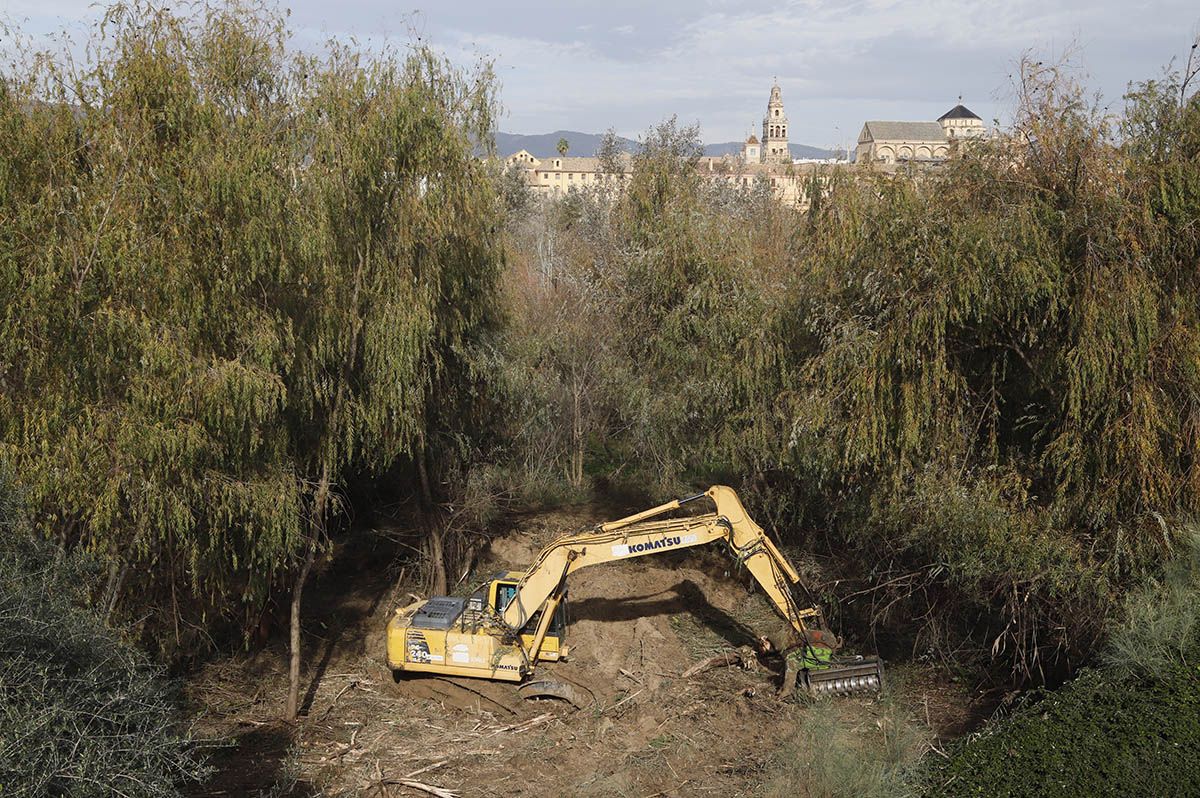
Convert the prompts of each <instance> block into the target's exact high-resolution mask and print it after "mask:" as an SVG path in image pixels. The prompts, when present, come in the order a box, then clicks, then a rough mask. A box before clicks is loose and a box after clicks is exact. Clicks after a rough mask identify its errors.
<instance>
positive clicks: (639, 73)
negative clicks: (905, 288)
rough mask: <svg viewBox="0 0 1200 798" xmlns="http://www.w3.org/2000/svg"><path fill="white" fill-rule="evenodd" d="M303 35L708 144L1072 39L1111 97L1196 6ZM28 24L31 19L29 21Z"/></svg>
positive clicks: (16, 12) (962, 2)
mask: <svg viewBox="0 0 1200 798" xmlns="http://www.w3.org/2000/svg"><path fill="white" fill-rule="evenodd" d="M88 2H89V0H46V2H35V1H34V0H9V6H10V8H9V12H8V13H9V15H10V16H11V17H13V18H18V17H19V16H20V15H21V14H27V15H29V16H30V17H31V18H36V19H37V20H41V21H43V22H44V21H45V20H47V19H62V18H68V19H69V18H79V17H84V16H87V15H88V11H87V5H88ZM290 7H291V9H292V18H291V22H292V24H293V26H294V27H296V28H297V29H298V34H299V36H300V38H301V39H302V40H303V41H306V42H312V43H314V44H315V43H317V42H320V41H322V40H324V39H325V38H326V37H328V36H329V35H332V34H334V33H339V32H342V33H345V34H349V35H355V36H357V37H359V38H360V40H361V39H364V38H366V39H376V40H378V39H387V40H391V41H393V42H406V41H408V40H409V39H410V38H412V37H415V36H420V37H421V40H422V41H423V42H430V43H432V44H433V45H434V46H435V47H438V48H440V49H442V50H444V51H445V52H446V53H447V54H448V55H450V56H451V57H452V58H454V59H455V60H458V61H460V62H462V63H464V64H468V63H472V62H474V61H476V60H477V59H478V57H480V56H481V55H482V56H487V57H490V58H492V59H493V60H494V61H495V65H496V70H497V73H498V74H499V76H500V78H501V80H502V82H503V91H502V100H503V102H504V104H505V106H506V107H507V109H508V116H507V117H506V118H505V119H504V120H503V123H502V124H503V126H504V127H505V129H508V130H513V131H516V132H543V131H547V130H555V129H559V128H567V129H578V130H586V131H600V130H604V129H606V128H608V127H610V126H611V127H615V128H616V129H617V131H618V132H620V133H622V134H625V135H636V134H637V133H639V132H641V131H644V130H645V129H646V128H647V127H648V126H649V125H651V124H654V123H656V122H658V121H660V120H661V119H663V118H665V117H667V116H670V115H672V114H677V115H678V116H679V117H680V119H681V120H682V121H684V122H693V121H699V122H700V123H701V124H702V126H703V128H704V132H705V136H706V138H707V139H709V140H710V141H719V140H732V139H738V138H741V137H742V136H744V135H745V134H746V133H748V132H751V131H754V132H758V131H759V125H760V123H761V116H762V114H763V112H764V110H765V107H766V100H767V94H768V92H769V89H770V85H771V81H772V79H777V80H778V81H779V84H780V86H781V87H782V89H783V96H784V101H785V103H786V107H787V111H788V116H789V122H790V126H791V135H792V139H793V141H797V142H800V143H810V144H818V145H831V144H837V143H845V142H846V141H847V139H850V140H852V139H853V138H854V137H855V136H856V135H857V132H858V128H860V127H861V125H862V122H863V121H864V120H866V119H880V118H899V119H922V118H924V119H928V118H935V117H936V116H938V115H939V114H941V113H942V112H943V111H945V110H946V109H947V108H949V107H950V106H951V105H953V104H954V103H955V102H957V100H958V97H959V95H962V96H963V98H964V102H965V103H966V104H967V105H968V106H969V107H970V108H972V109H973V110H975V111H976V112H977V113H978V114H979V115H980V116H982V117H984V118H985V119H989V120H990V119H992V118H993V117H1003V116H1004V113H1005V109H1006V107H1007V96H1008V91H1009V88H1008V87H1009V77H1008V76H1009V74H1010V73H1011V72H1012V71H1013V67H1014V64H1015V62H1016V60H1017V59H1018V58H1019V57H1020V56H1021V54H1022V53H1023V52H1024V51H1026V50H1033V51H1035V52H1037V53H1039V54H1041V55H1045V56H1046V57H1054V56H1055V54H1058V53H1062V52H1063V51H1065V50H1066V49H1067V47H1068V45H1070V44H1071V43H1072V42H1076V43H1077V44H1078V55H1079V58H1078V61H1079V63H1080V64H1081V66H1082V68H1083V69H1084V70H1086V71H1087V72H1089V73H1090V76H1091V77H1090V85H1092V86H1094V87H1095V88H1098V89H1101V90H1102V91H1103V92H1104V94H1105V95H1106V96H1107V97H1108V98H1110V99H1114V100H1119V97H1120V95H1121V94H1122V92H1123V91H1124V89H1125V86H1126V83H1127V82H1128V81H1130V80H1141V79H1145V78H1149V77H1154V76H1156V75H1158V74H1159V73H1160V72H1161V68H1162V66H1163V65H1164V64H1166V63H1167V62H1168V60H1169V59H1170V58H1171V56H1172V55H1173V54H1176V53H1181V52H1184V51H1185V50H1186V48H1187V46H1188V45H1189V44H1190V39H1189V33H1190V32H1194V31H1195V26H1196V23H1197V21H1200V9H1197V7H1196V6H1195V4H1194V0H1154V1H1153V2H1151V1H1149V0H1132V2H1127V1H1126V0H1063V1H1062V2H1055V3H1048V2H1045V0H1011V1H1010V2H1005V3H995V2H990V1H989V2H984V1H983V0H849V1H848V2H839V1H837V0H798V1H796V2H787V0H749V2H744V1H743V2H734V0H692V1H691V2H687V3H683V2H670V1H669V0H662V1H660V2H658V3H653V4H646V3H644V2H643V0H606V2H605V3H603V4H598V3H588V4H567V3H562V4H548V3H539V2H532V0H510V2H506V3H502V4H500V3H494V2H492V1H491V0H459V2H456V3H443V4H439V5H437V6H432V5H431V6H428V7H426V8H425V9H423V10H418V11H415V12H414V11H410V10H407V9H403V10H401V9H396V7H395V6H393V5H390V4H385V3H383V2H382V1H381V0H342V2H339V3H338V4H337V6H336V13H333V12H331V11H330V10H329V9H330V8H331V7H330V6H328V5H327V4H325V3H323V2H320V0H291V2H290ZM38 24H41V23H38Z"/></svg>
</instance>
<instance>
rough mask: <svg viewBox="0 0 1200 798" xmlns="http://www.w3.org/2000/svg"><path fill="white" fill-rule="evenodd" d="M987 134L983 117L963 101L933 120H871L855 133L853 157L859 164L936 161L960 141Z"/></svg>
mask: <svg viewBox="0 0 1200 798" xmlns="http://www.w3.org/2000/svg"><path fill="white" fill-rule="evenodd" d="M986 134H987V130H986V128H985V127H984V125H983V120H982V119H980V118H979V117H978V116H976V115H975V113H974V112H972V111H971V110H970V109H968V108H967V107H966V106H964V105H963V104H962V103H959V104H958V105H956V106H954V107H953V108H951V109H950V110H949V111H947V112H946V113H944V114H942V115H941V116H940V117H938V120H937V121H936V122H893V121H886V120H878V119H874V120H870V121H868V122H867V123H865V124H864V125H863V129H862V132H861V133H859V135H858V146H857V147H856V148H855V153H854V160H855V162H856V163H860V164H883V165H885V166H886V165H892V164H903V163H917V164H920V163H938V162H941V161H944V160H946V159H947V158H949V157H950V155H951V152H952V149H953V148H954V147H955V146H956V145H957V144H959V143H961V142H963V141H967V140H971V139H980V138H982V137H984V136H985V135H986Z"/></svg>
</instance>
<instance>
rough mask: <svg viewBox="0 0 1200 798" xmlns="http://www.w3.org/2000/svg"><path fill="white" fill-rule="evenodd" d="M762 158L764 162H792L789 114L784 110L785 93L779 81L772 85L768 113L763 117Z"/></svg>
mask: <svg viewBox="0 0 1200 798" xmlns="http://www.w3.org/2000/svg"><path fill="white" fill-rule="evenodd" d="M762 160H763V163H791V162H792V155H791V153H790V152H789V151H788V133H787V114H786V113H784V111H783V95H782V94H781V93H780V91H779V84H778V83H776V84H775V85H774V86H772V87H771V99H770V100H769V101H768V102H767V115H766V116H765V117H763V134H762Z"/></svg>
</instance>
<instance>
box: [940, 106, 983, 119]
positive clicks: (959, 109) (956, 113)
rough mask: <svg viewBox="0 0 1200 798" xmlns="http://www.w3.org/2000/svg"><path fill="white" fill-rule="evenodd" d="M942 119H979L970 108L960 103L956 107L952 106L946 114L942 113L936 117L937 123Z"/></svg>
mask: <svg viewBox="0 0 1200 798" xmlns="http://www.w3.org/2000/svg"><path fill="white" fill-rule="evenodd" d="M943 119H979V117H978V116H976V115H975V112H974V111H972V110H971V109H970V108H967V107H966V106H965V105H963V104H962V103H959V104H958V105H956V106H954V107H953V108H951V109H950V110H949V111H947V112H946V113H944V114H942V115H941V116H939V117H938V121H939V122H941V121H942V120H943ZM979 121H981V122H982V121H983V120H982V119H980V120H979Z"/></svg>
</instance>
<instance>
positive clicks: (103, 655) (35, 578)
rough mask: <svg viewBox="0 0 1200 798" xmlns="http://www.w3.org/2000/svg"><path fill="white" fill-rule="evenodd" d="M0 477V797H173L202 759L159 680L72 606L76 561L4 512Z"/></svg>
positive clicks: (92, 617)
mask: <svg viewBox="0 0 1200 798" xmlns="http://www.w3.org/2000/svg"><path fill="white" fill-rule="evenodd" d="M9 495H10V494H9V492H8V491H7V490H6V489H5V485H4V484H3V483H2V481H0V794H2V795H4V796H5V798H9V796H22V797H23V796H30V798H33V796H39V797H40V796H49V795H53V796H73V797H74V796H127V797H128V798H143V797H145V798H149V797H151V796H153V797H155V798H157V797H158V796H171V795H177V794H179V793H178V785H179V784H181V783H183V782H185V781H188V780H191V779H194V778H196V777H198V775H199V773H200V771H201V768H200V765H199V763H198V761H197V760H196V758H195V757H194V755H193V753H192V751H191V749H190V746H189V743H188V739H187V735H186V732H185V731H184V730H183V729H182V728H181V726H180V724H179V722H178V717H177V715H176V710H175V707H174V706H173V704H172V702H171V700H170V695H169V691H168V688H167V686H166V684H164V682H163V681H161V680H160V679H159V678H158V677H157V676H156V674H155V673H154V672H153V671H152V670H151V669H150V668H148V666H147V665H146V663H145V660H144V658H143V657H142V655H141V654H140V653H138V652H137V651H136V650H135V649H134V648H132V647H130V646H129V645H127V644H125V643H123V642H122V641H121V640H120V639H119V638H118V637H117V635H116V634H115V633H114V632H113V631H112V630H111V629H109V628H108V627H107V626H106V625H105V624H104V622H103V621H102V620H101V619H100V618H99V617H98V616H97V615H96V614H95V613H94V612H91V611H89V610H87V609H82V608H81V607H80V606H79V605H78V603H77V601H78V600H79V599H82V598H83V596H82V595H81V587H80V585H81V584H83V583H85V581H86V580H84V579H82V578H81V577H83V576H84V572H83V569H82V568H80V566H79V565H78V563H77V562H74V561H71V560H69V559H68V560H65V561H64V559H63V558H62V557H61V556H55V551H54V550H53V549H52V548H51V547H50V546H48V545H47V544H44V543H36V542H34V539H33V537H32V535H31V534H30V533H29V532H28V530H27V529H26V528H24V527H23V526H22V525H20V524H18V523H16V522H15V521H14V518H13V512H12V505H11V502H10V501H8V496H9Z"/></svg>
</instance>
